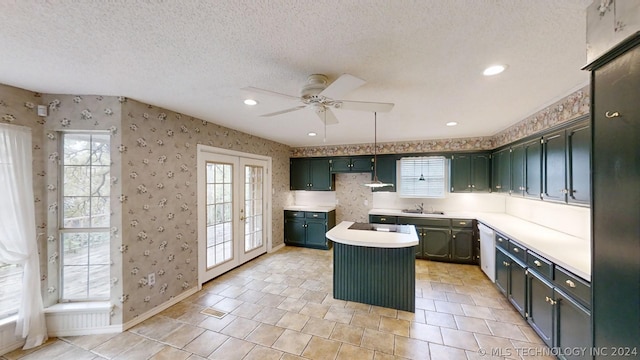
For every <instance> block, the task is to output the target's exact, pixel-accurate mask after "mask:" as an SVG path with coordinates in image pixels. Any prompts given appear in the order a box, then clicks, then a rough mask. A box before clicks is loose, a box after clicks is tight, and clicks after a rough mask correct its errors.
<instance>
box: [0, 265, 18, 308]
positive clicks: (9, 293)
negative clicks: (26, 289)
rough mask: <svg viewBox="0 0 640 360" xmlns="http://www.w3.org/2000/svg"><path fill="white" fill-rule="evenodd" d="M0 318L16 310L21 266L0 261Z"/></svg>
mask: <svg viewBox="0 0 640 360" xmlns="http://www.w3.org/2000/svg"><path fill="white" fill-rule="evenodd" d="M0 289H2V291H0V319H4V318H6V317H8V316H11V315H14V314H16V313H17V312H18V306H19V305H20V296H21V295H22V291H21V289H22V267H21V266H19V265H15V264H5V263H2V262H0Z"/></svg>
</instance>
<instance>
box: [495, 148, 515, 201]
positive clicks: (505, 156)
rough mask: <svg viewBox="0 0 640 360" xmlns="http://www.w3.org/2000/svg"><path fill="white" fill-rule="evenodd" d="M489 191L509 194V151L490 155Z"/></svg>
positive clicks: (504, 150) (505, 150)
mask: <svg viewBox="0 0 640 360" xmlns="http://www.w3.org/2000/svg"><path fill="white" fill-rule="evenodd" d="M491 160H492V161H491V172H492V176H491V183H492V187H491V190H492V191H493V192H499V193H507V194H508V193H510V192H511V149H509V148H507V149H503V150H500V151H496V152H494V153H493V154H491Z"/></svg>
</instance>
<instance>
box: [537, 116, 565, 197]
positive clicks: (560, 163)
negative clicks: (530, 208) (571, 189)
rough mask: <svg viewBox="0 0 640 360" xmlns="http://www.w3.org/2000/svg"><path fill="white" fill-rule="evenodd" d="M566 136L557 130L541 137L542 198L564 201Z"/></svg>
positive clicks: (562, 131)
mask: <svg viewBox="0 0 640 360" xmlns="http://www.w3.org/2000/svg"><path fill="white" fill-rule="evenodd" d="M565 148H566V136H565V130H564V129H563V130H559V131H555V132H552V133H550V134H546V135H544V136H543V137H542V149H543V158H542V171H543V175H542V179H543V181H542V198H543V199H544V200H548V201H555V202H565V201H566V198H567V192H568V190H567V184H566V178H567V176H566V169H567V164H566V156H565Z"/></svg>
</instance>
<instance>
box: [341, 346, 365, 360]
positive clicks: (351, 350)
mask: <svg viewBox="0 0 640 360" xmlns="http://www.w3.org/2000/svg"><path fill="white" fill-rule="evenodd" d="M373 355H374V351H373V350H368V349H363V348H361V347H359V346H353V345H351V344H346V343H343V344H342V346H340V351H338V357H336V360H373Z"/></svg>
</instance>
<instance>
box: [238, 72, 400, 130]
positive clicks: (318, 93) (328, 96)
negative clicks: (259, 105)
mask: <svg viewBox="0 0 640 360" xmlns="http://www.w3.org/2000/svg"><path fill="white" fill-rule="evenodd" d="M365 82H366V81H364V80H362V79H360V78H357V77H355V76H353V75H349V74H343V75H341V76H340V77H339V78H337V79H336V80H335V81H334V82H332V83H331V84H329V78H327V76H325V75H322V74H313V75H309V77H308V78H307V82H306V84H305V85H304V86H303V87H302V89H301V90H300V96H292V95H287V94H281V93H278V92H275V91H271V90H265V89H259V88H255V87H246V88H244V89H243V90H246V91H248V92H252V93H258V94H264V95H269V96H276V97H279V98H285V99H289V100H295V101H298V102H300V103H302V105H298V106H295V107H292V108H289V109H284V110H280V111H276V112H272V113H268V114H263V115H260V116H263V117H270V116H277V115H281V114H286V113H289V112H292V111H297V110H302V109H305V108H306V109H312V110H313V111H314V112H315V113H316V115H317V116H318V117H319V118H320V120H321V121H322V122H323V123H324V124H325V125H331V124H337V123H338V119H337V118H336V116H335V114H334V113H333V111H332V109H344V110H357V111H370V112H389V111H391V109H393V105H394V104H391V103H380V102H365V101H351V100H338V99H340V98H341V97H342V96H344V95H346V94H347V93H349V92H350V91H353V90H355V89H357V88H359V87H360V86H362V85H364V83H365Z"/></svg>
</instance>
